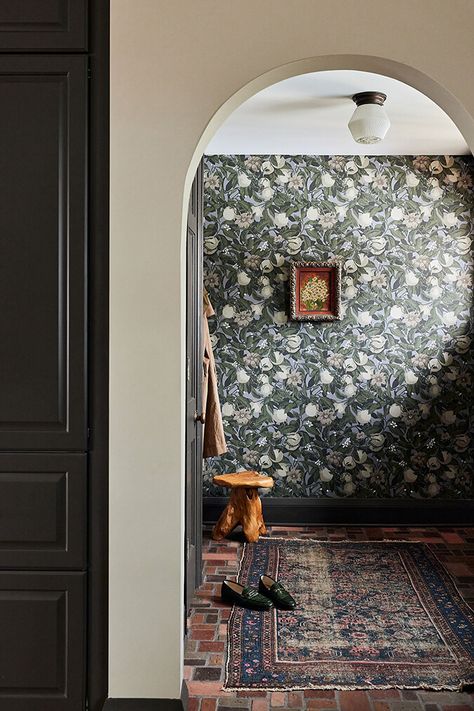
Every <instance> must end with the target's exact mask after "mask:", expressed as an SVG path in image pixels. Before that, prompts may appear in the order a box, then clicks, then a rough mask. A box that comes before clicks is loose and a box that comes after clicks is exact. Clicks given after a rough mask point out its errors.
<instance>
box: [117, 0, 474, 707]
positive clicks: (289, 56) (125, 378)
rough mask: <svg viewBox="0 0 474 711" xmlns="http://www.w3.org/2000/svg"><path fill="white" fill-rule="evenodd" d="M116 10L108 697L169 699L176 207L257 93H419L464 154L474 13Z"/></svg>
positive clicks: (178, 389)
mask: <svg viewBox="0 0 474 711" xmlns="http://www.w3.org/2000/svg"><path fill="white" fill-rule="evenodd" d="M111 6H112V8H111V13H112V16H111V53H112V56H111V286H110V288H111V294H110V309H111V312H110V315H111V343H110V368H111V373H110V375H111V377H110V690H109V695H110V696H114V697H177V696H178V695H179V693H180V686H181V646H182V597H183V595H182V584H183V566H182V558H183V493H184V491H183V456H182V436H183V411H182V410H183V408H182V403H183V397H182V393H183V373H184V367H183V342H184V341H183V298H182V297H183V283H182V276H183V269H182V268H183V255H182V230H183V205H184V203H185V201H184V199H183V198H184V193H185V191H187V190H188V189H189V184H190V181H191V178H192V172H193V171H194V168H195V166H196V164H197V161H198V159H199V151H201V152H202V149H203V148H204V147H205V144H206V142H207V140H208V138H209V137H210V135H211V134H212V131H213V130H214V128H215V126H216V125H218V124H219V123H220V122H221V121H222V119H223V118H224V117H225V116H226V115H228V113H229V112H230V110H231V109H232V107H234V106H236V105H237V104H238V103H239V102H240V101H242V100H244V99H245V98H248V96H250V95H251V93H252V92H253V91H256V90H258V89H260V88H262V87H264V86H267V85H269V84H270V83H272V81H278V80H280V79H283V78H286V77H288V76H290V75H292V74H295V73H301V72H304V71H317V70H319V69H330V68H343V69H347V68H353V69H361V70H365V71H373V72H380V73H382V74H383V73H385V74H388V75H390V76H393V77H394V78H398V79H402V80H406V81H408V82H409V83H412V84H413V85H414V86H416V87H417V88H418V89H420V90H421V91H425V92H426V93H428V94H429V95H430V96H431V98H433V99H434V100H436V101H438V103H440V105H441V106H442V107H443V108H444V109H445V110H446V111H447V112H448V113H449V114H450V115H451V117H452V118H453V119H454V120H455V121H456V122H457V124H458V126H459V127H460V128H461V130H462V131H463V133H464V137H465V138H466V140H467V141H468V143H469V145H470V146H471V148H472V146H473V145H474V120H473V119H472V118H471V117H473V116H474V84H473V82H472V81H471V80H470V78H469V77H470V71H471V69H472V66H474V43H473V42H472V30H473V28H474V4H472V3H469V2H467V1H465V0H451V1H450V2H449V3H446V2H445V1H444V0H417V2H416V3H414V2H413V1H412V0H398V2H396V3H395V2H393V0H359V1H358V2H347V0H331V2H322V1H321V0H299V1H298V2H297V3H294V2H288V0H259V1H258V2H255V0H240V2H226V1H225V0H199V2H196V0H173V1H170V0H112V1H111ZM384 30H385V31H384ZM307 58H310V59H307ZM290 63H293V64H292V65H291V67H289V66H288V65H289V64H290ZM275 68H276V69H275ZM263 75H265V76H263ZM430 78H431V79H430ZM243 87H246V88H244V89H242V88H243ZM239 90H241V91H240V93H239V94H238V95H236V96H234V98H233V99H232V100H231V101H229V102H227V100H228V99H229V97H232V96H233V95H234V94H235V93H236V92H239ZM455 97H456V98H455ZM226 102H227V103H226ZM224 104H225V106H224V108H222V109H221V110H220V111H219V109H220V108H221V107H223V105H224ZM216 112H218V113H217V114H216ZM215 114H216V115H215ZM213 116H214V118H213V120H212V121H211V123H209V122H210V119H211V117H213ZM208 124H209V125H208ZM206 126H208V128H207V131H206V134H205V135H204V136H203V131H205V129H206ZM200 138H201V141H199V139H200ZM198 142H199V150H198V151H196V148H197V145H198ZM191 161H192V170H189V166H190V162H191ZM186 181H187V182H186ZM185 182H186V188H185Z"/></svg>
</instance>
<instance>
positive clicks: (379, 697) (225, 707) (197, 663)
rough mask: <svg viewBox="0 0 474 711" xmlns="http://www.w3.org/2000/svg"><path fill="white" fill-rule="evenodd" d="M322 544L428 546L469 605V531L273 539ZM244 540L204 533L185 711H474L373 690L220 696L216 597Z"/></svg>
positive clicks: (425, 694)
mask: <svg viewBox="0 0 474 711" xmlns="http://www.w3.org/2000/svg"><path fill="white" fill-rule="evenodd" d="M272 534H275V535H278V536H296V535H297V536H298V537H309V538H318V539H320V540H326V541H331V540H334V541H337V540H344V539H348V540H355V541H364V540H367V541H373V540H400V539H404V540H413V541H422V542H423V543H426V544H427V545H429V546H430V547H431V548H432V549H433V550H434V551H435V553H436V555H437V556H438V558H439V559H440V560H441V561H442V562H443V564H444V565H445V566H446V568H447V569H448V570H449V572H450V573H451V574H452V575H453V577H454V578H455V580H456V583H457V586H458V588H459V590H460V592H461V594H462V595H463V596H464V599H465V600H466V601H467V602H468V604H470V605H471V607H473V608H474V528H454V527H444V528H395V527H390V528H379V527H370V528H369V527H368V528H361V527H355V526H354V527H342V526H331V527H312V528H310V527H302V526H298V527H291V528H290V527H284V526H274V527H273V528H272V529H271V530H270V535H272ZM241 548H242V543H241V541H240V540H239V536H238V534H236V536H235V540H225V541H222V542H221V543H216V542H215V541H212V540H211V538H210V536H209V533H208V532H205V534H204V543H203V559H204V570H203V584H202V586H201V587H200V589H199V590H198V591H197V593H196V596H195V598H194V601H193V607H192V609H191V613H190V616H189V618H188V635H187V639H186V650H185V662H184V664H185V666H184V680H185V687H186V695H187V703H188V705H187V711H271V709H278V711H474V694H468V693H462V694H461V693H455V692H443V691H438V692H435V691H421V690H420V691H413V690H400V691H399V690H397V689H388V690H373V691H360V690H359V691H330V690H329V691H328V690H318V689H308V690H305V691H290V692H284V691H277V692H275V691H273V692H265V691H254V692H246V691H238V692H229V691H223V689H222V684H223V682H224V668H225V654H226V649H225V647H226V635H227V621H228V619H229V615H230V608H229V607H228V606H227V605H224V604H223V603H222V602H221V600H220V584H221V582H222V580H224V579H225V578H235V576H236V575H237V570H238V564H239V560H240V555H241Z"/></svg>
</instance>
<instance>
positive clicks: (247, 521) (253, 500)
mask: <svg viewBox="0 0 474 711" xmlns="http://www.w3.org/2000/svg"><path fill="white" fill-rule="evenodd" d="M244 492H245V505H244V507H243V516H242V520H241V523H242V528H243V530H244V536H245V538H246V539H247V541H249V543H255V541H258V537H259V535H260V528H261V524H262V523H263V517H262V502H261V501H260V496H259V495H258V491H257V489H247V490H244Z"/></svg>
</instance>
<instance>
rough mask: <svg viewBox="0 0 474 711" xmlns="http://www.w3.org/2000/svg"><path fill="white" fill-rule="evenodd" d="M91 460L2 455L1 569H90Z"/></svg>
mask: <svg viewBox="0 0 474 711" xmlns="http://www.w3.org/2000/svg"><path fill="white" fill-rule="evenodd" d="M86 461H87V457H86V455H85V454H0V568H45V569H48V568H49V569H54V568H63V569H74V568H77V569H81V568H85V566H86V535H85V531H86V528H87V527H86V505H87V487H86V482H87V470H86Z"/></svg>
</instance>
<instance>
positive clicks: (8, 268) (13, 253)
mask: <svg viewBox="0 0 474 711" xmlns="http://www.w3.org/2000/svg"><path fill="white" fill-rule="evenodd" d="M108 18H109V3H108V0H0V106H1V110H0V393H1V396H0V630H1V643H0V709H1V710H2V711H84V709H85V708H86V704H87V705H88V708H89V709H90V711H99V709H101V708H102V706H103V702H104V698H105V696H106V688H107V680H106V655H107V633H106V625H107V619H106V612H105V613H104V608H105V603H104V597H105V595H106V568H107V564H106V558H105V553H104V549H103V546H102V543H100V544H99V546H98V541H101V540H105V541H106V540H107V538H106V527H107V507H106V498H107V497H106V493H107V484H106V481H107V455H106V450H107V409H108V400H107V368H106V366H105V365H104V363H106V360H107V326H108V322H107V296H106V294H107V290H108V283H107V249H108V217H107V215H108V213H107V205H108V202H107V201H108V179H107V175H108V165H107V161H108V149H107V144H108ZM89 50H90V51H89ZM98 294H100V295H101V300H100V301H99V299H98ZM102 304H103V306H102ZM92 435H93V436H92ZM90 480H91V481H92V483H90ZM89 512H91V513H90V515H89ZM102 527H103V528H102ZM104 529H105V530H104ZM104 558H105V560H104ZM104 615H105V616H104ZM104 630H105V631H104ZM88 659H89V660H90V666H89V668H88Z"/></svg>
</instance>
